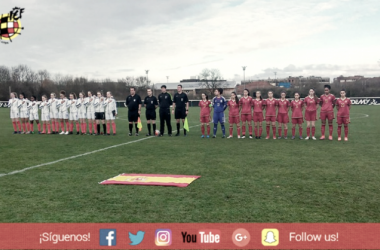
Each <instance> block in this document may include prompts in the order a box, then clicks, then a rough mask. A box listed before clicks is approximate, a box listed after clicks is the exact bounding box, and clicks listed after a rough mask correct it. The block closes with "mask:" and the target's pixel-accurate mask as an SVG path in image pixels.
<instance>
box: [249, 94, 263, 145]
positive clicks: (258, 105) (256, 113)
mask: <svg viewBox="0 0 380 250" xmlns="http://www.w3.org/2000/svg"><path fill="white" fill-rule="evenodd" d="M264 102H265V101H264V100H263V98H262V97H261V92H260V91H256V97H255V99H252V106H253V118H252V120H253V122H254V126H255V138H256V139H261V134H262V132H263V120H264V115H263V110H264V109H265V106H264Z"/></svg>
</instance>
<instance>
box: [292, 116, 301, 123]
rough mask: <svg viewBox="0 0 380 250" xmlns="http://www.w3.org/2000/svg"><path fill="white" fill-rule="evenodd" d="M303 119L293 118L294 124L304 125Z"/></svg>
mask: <svg viewBox="0 0 380 250" xmlns="http://www.w3.org/2000/svg"><path fill="white" fill-rule="evenodd" d="M302 123H303V118H302V117H301V118H292V124H302Z"/></svg>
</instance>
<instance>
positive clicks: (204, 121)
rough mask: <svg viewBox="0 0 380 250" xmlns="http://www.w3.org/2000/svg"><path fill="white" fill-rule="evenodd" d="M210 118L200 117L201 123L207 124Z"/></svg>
mask: <svg viewBox="0 0 380 250" xmlns="http://www.w3.org/2000/svg"><path fill="white" fill-rule="evenodd" d="M209 122H210V116H201V123H209Z"/></svg>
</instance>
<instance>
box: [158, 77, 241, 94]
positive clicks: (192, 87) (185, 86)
mask: <svg viewBox="0 0 380 250" xmlns="http://www.w3.org/2000/svg"><path fill="white" fill-rule="evenodd" d="M218 82H219V83H220V84H221V86H220V87H221V88H223V95H230V94H231V92H233V91H235V87H236V85H237V84H236V82H235V81H226V80H219V81H218ZM179 84H181V85H182V90H183V91H184V92H185V93H186V94H188V95H189V97H190V98H194V99H201V94H202V93H204V92H208V89H206V88H205V87H204V86H203V85H202V81H201V80H199V79H183V80H181V81H179V82H170V83H156V84H154V89H155V92H156V93H160V92H159V91H160V89H161V86H162V85H166V90H167V91H168V92H169V93H170V94H174V93H176V92H177V86H178V85H179Z"/></svg>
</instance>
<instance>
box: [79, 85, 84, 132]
mask: <svg viewBox="0 0 380 250" xmlns="http://www.w3.org/2000/svg"><path fill="white" fill-rule="evenodd" d="M78 119H79V123H80V128H81V132H82V135H84V134H86V105H85V98H84V93H83V92H80V93H79V99H78Z"/></svg>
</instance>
